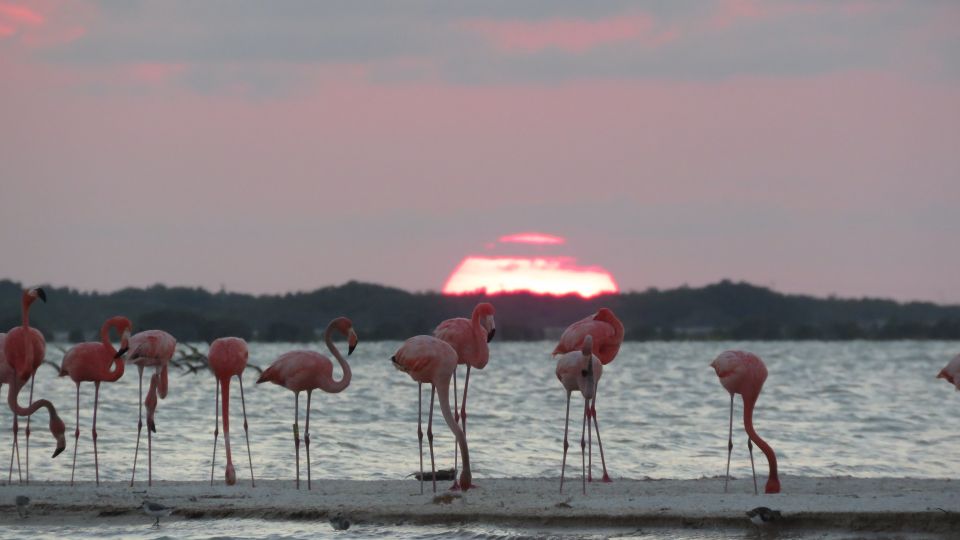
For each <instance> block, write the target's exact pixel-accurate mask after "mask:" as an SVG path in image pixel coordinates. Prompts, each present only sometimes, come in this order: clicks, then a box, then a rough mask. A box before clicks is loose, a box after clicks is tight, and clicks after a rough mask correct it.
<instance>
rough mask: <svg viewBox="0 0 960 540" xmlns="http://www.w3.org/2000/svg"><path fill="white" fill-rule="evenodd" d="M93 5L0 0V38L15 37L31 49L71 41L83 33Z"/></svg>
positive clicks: (72, 0)
mask: <svg viewBox="0 0 960 540" xmlns="http://www.w3.org/2000/svg"><path fill="white" fill-rule="evenodd" d="M93 12H94V7H93V6H92V5H90V4H87V3H85V2H82V1H78V0H65V1H51V0H43V1H37V2H32V3H31V4H30V7H27V6H24V5H21V4H14V3H10V2H2V1H0V39H4V38H14V37H16V38H18V40H17V41H18V42H19V43H20V44H21V45H24V46H26V47H31V48H37V47H48V46H51V45H58V44H62V43H69V42H71V41H75V40H77V39H79V38H80V37H83V36H84V35H86V23H87V22H88V21H89V20H90V18H91V17H92V16H93Z"/></svg>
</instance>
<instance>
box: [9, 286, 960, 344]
mask: <svg viewBox="0 0 960 540" xmlns="http://www.w3.org/2000/svg"><path fill="white" fill-rule="evenodd" d="M22 287H23V285H21V284H20V283H16V282H13V281H9V280H0V329H2V330H3V331H6V330H7V329H9V328H11V327H13V326H14V325H16V324H19V321H20V302H19V299H20V293H21V291H22ZM45 289H46V290H47V294H48V298H49V303H47V304H45V305H39V304H38V305H35V308H34V309H33V310H32V311H31V317H30V319H31V324H32V325H34V326H35V327H37V328H39V329H40V330H41V331H43V332H44V334H45V335H46V336H47V338H48V339H52V338H54V337H64V338H66V339H68V340H70V341H80V340H90V339H97V337H96V336H97V333H98V331H99V327H100V324H102V322H103V321H104V320H106V319H107V318H108V317H111V316H113V315H125V316H127V317H129V318H130V319H131V320H132V321H133V323H134V327H135V328H138V329H147V328H162V329H165V330H167V331H169V332H170V333H171V334H173V335H174V336H176V337H177V338H178V339H179V340H181V341H208V342H209V341H212V340H213V339H216V338H218V337H222V336H228V335H230V336H239V337H243V338H245V339H248V340H259V341H300V342H307V341H315V340H317V339H318V338H319V337H321V335H322V332H323V329H324V328H325V327H326V324H327V322H328V321H330V319H332V318H334V317H336V316H339V315H347V316H349V317H350V318H351V319H352V320H353V322H354V325H355V327H356V329H357V332H358V333H359V334H360V336H361V338H362V339H367V340H382V339H405V338H407V337H409V336H413V335H416V334H423V333H429V332H430V331H431V330H432V329H433V328H434V327H435V326H436V324H437V323H439V322H440V321H442V320H444V319H447V318H450V317H468V316H469V314H470V311H471V310H472V309H473V306H474V305H475V304H476V303H477V302H481V301H489V302H491V303H493V304H494V306H495V307H496V310H497V315H496V318H497V339H503V340H541V339H554V338H556V337H557V336H558V335H559V333H560V331H562V329H563V328H565V327H566V326H567V325H568V324H570V323H571V322H573V321H575V320H578V319H581V318H583V317H584V316H586V315H588V314H590V313H592V312H594V311H596V309H597V308H599V307H600V306H608V307H610V308H611V309H613V310H614V311H615V312H616V313H617V315H618V316H619V317H620V319H621V320H622V321H623V323H624V326H625V329H626V339H628V340H680V339H694V340H720V339H735V340H783V339H793V340H850V339H872V340H883V339H960V306H957V305H937V304H933V303H929V302H908V303H900V302H895V301H892V300H881V299H869V298H863V299H841V298H834V297H830V298H815V297H812V296H805V295H787V294H780V293H777V292H775V291H772V290H770V289H767V288H764V287H757V286H754V285H750V284H748V283H733V282H730V281H726V280H725V281H721V282H719V283H715V284H713V285H708V286H706V287H701V288H691V287H680V288H676V289H670V290H663V291H661V290H657V289H648V290H646V291H643V292H630V293H623V294H616V295H606V296H599V297H595V298H591V299H583V298H580V297H579V296H575V295H569V296H559V297H558V296H539V295H534V294H509V295H497V296H489V297H488V296H485V295H464V296H445V295H442V294H439V293H436V292H420V293H410V292H407V291H403V290H401V289H396V288H391V287H384V286H381V285H375V284H369V283H359V282H355V281H351V282H348V283H346V284H344V285H340V286H333V287H324V288H321V289H317V290H315V291H311V292H299V293H288V294H283V295H256V296H255V295H250V294H240V293H230V292H225V291H221V292H210V291H207V290H205V289H201V288H189V287H166V286H163V285H154V286H152V287H148V288H146V289H138V288H127V289H122V290H119V291H116V292H112V293H99V292H81V291H77V290H75V289H70V288H59V287H49V286H45Z"/></svg>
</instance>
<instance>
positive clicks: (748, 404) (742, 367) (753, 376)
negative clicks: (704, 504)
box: [710, 351, 780, 494]
mask: <svg viewBox="0 0 960 540" xmlns="http://www.w3.org/2000/svg"><path fill="white" fill-rule="evenodd" d="M710 367H712V368H713V369H714V370H715V371H716V372H717V377H720V384H722V385H723V387H724V388H726V389H727V392H730V436H729V440H728V441H727V475H726V480H724V482H723V491H724V492H726V491H727V483H728V482H729V481H730V454H731V453H732V452H733V395H734V394H740V395H741V396H743V428H744V430H745V431H746V432H747V448H748V449H749V450H750V468H751V469H753V492H754V494H756V493H757V470H756V468H754V465H753V444H754V443H756V445H757V446H758V447H759V448H760V450H761V451H763V453H764V455H765V456H767V464H768V465H769V466H770V476H769V477H768V478H767V485H766V488H764V492H765V493H780V479H779V478H778V477H777V456H776V454H774V453H773V448H770V445H768V444H767V443H766V441H764V440H763V439H761V438H760V436H759V435H757V432H756V431H755V430H754V429H753V406H754V405H755V404H756V402H757V398H758V397H759V396H760V391H761V390H762V389H763V382H764V381H765V380H767V367H766V366H765V365H763V360H760V358H759V357H757V356H756V355H754V354H752V353H748V352H744V351H726V352H724V353H722V354H720V356H718V357H717V359H716V360H714V361H713V362H711V363H710Z"/></svg>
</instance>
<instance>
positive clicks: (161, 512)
mask: <svg viewBox="0 0 960 540" xmlns="http://www.w3.org/2000/svg"><path fill="white" fill-rule="evenodd" d="M140 508H142V509H143V513H144V514H146V515H148V516H150V517H155V518H157V520H156V521H155V522H154V523H153V526H154V527H157V528H158V529H159V528H160V518H162V517H167V516H169V515H170V514H171V513H172V512H173V508H168V507H166V506H163V505H162V504H157V503H154V502H150V501H143V504H141V505H140Z"/></svg>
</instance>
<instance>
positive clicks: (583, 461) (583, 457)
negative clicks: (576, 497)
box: [580, 399, 590, 495]
mask: <svg viewBox="0 0 960 540" xmlns="http://www.w3.org/2000/svg"><path fill="white" fill-rule="evenodd" d="M589 403H590V401H589V400H587V399H584V400H583V422H581V424H580V478H581V479H582V480H583V494H584V495H586V494H587V452H586V446H587V441H586V438H585V437H586V433H587V429H588V428H587V426H588V424H587V414H588V412H587V405H588V404H589Z"/></svg>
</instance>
